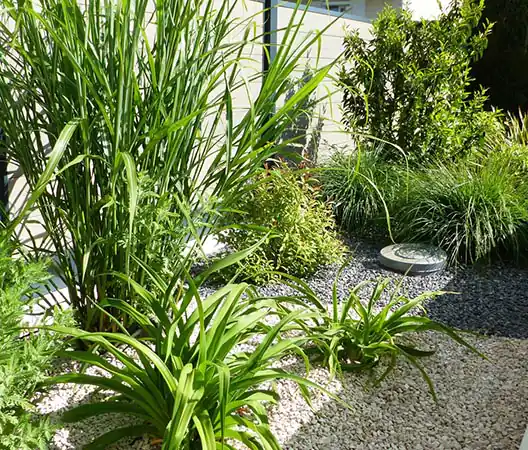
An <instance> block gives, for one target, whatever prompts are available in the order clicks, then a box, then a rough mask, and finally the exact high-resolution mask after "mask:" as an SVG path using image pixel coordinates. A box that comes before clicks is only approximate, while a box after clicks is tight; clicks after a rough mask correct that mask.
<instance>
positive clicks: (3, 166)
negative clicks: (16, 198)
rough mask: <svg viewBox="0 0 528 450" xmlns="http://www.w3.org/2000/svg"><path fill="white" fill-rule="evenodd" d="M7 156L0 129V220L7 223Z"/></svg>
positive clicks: (3, 137) (2, 133)
mask: <svg viewBox="0 0 528 450" xmlns="http://www.w3.org/2000/svg"><path fill="white" fill-rule="evenodd" d="M8 196H9V190H8V180H7V156H6V154H5V136H4V132H3V130H1V129H0V222H4V223H7V219H8V218H7V206H8V203H7V202H8Z"/></svg>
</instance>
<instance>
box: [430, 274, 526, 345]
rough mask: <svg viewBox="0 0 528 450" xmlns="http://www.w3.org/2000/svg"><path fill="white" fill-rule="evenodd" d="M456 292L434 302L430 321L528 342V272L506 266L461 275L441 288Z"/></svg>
mask: <svg viewBox="0 0 528 450" xmlns="http://www.w3.org/2000/svg"><path fill="white" fill-rule="evenodd" d="M443 290H445V291H450V292H457V293H458V294H457V295H454V294H448V295H444V296H442V297H439V298H437V299H435V300H434V301H433V302H431V303H430V304H429V305H428V307H427V310H428V313H429V315H430V317H431V318H432V319H435V320H437V321H440V322H442V323H445V324H446V325H449V326H451V327H455V328H459V329H463V330H472V331H477V332H480V333H483V334H486V335H496V336H504V337H510V338H518V339H527V338H528V270H526V269H518V268H513V267H508V266H492V267H481V268H469V269H465V270H464V271H460V272H459V273H458V274H456V275H455V276H454V278H453V279H452V280H451V281H450V282H449V283H448V284H447V285H446V286H445V287H444V288H443Z"/></svg>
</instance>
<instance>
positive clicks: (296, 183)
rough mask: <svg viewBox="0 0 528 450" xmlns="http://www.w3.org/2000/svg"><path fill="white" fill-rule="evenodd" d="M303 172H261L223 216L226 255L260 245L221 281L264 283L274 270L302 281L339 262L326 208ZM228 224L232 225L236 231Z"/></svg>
mask: <svg viewBox="0 0 528 450" xmlns="http://www.w3.org/2000/svg"><path fill="white" fill-rule="evenodd" d="M319 189H320V188H319V182H318V180H317V179H316V178H315V177H314V176H313V175H312V174H310V173H309V172H307V171H306V170H302V169H297V170H293V169H289V168H288V167H287V166H286V164H284V163H282V164H279V167H277V168H274V169H264V170H263V171H262V172H260V173H258V174H257V175H256V176H255V177H254V178H253V179H252V180H251V181H250V188H249V189H247V191H246V192H245V194H244V195H242V196H240V197H239V198H238V199H237V202H236V203H234V204H232V205H229V207H230V209H229V210H228V212H226V214H225V215H224V219H223V220H224V221H225V222H226V223H227V226H228V229H227V230H226V231H225V232H224V233H222V234H221V235H220V239H221V241H222V242H224V243H226V244H227V246H228V248H229V249H230V250H231V251H233V250H234V251H240V250H242V249H244V248H248V247H250V246H252V245H255V244H256V243H258V242H259V241H261V240H262V239H263V238H264V239H265V240H264V244H263V245H262V246H260V247H259V248H258V249H256V250H255V251H254V252H253V253H252V254H251V255H250V256H248V257H247V258H245V259H244V260H243V261H240V262H239V263H238V264H236V265H234V266H230V268H229V269H230V270H229V272H228V273H226V274H225V275H224V276H227V277H231V276H233V275H235V274H236V275H237V276H238V277H239V278H241V279H247V280H252V281H255V282H263V281H269V280H270V279H271V278H272V277H273V273H274V272H275V271H282V272H286V273H290V274H293V275H298V276H307V275H310V274H312V273H314V272H315V271H316V269H318V268H319V267H321V266H323V265H325V264H331V263H339V262H340V261H341V260H342V258H343V254H344V248H343V245H342V243H341V241H340V240H339V239H338V236H337V234H336V232H335V230H334V228H335V224H334V220H333V216H332V211H331V209H330V208H329V207H328V206H327V205H326V204H325V203H324V202H323V200H322V198H321V196H320V193H319ZM229 224H236V227H234V226H230V225H229Z"/></svg>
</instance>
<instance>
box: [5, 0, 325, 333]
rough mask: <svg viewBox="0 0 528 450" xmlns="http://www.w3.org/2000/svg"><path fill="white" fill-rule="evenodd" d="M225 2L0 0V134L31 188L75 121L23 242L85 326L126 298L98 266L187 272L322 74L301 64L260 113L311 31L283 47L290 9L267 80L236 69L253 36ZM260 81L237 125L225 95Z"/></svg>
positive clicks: (291, 33) (296, 19) (135, 273)
mask: <svg viewBox="0 0 528 450" xmlns="http://www.w3.org/2000/svg"><path fill="white" fill-rule="evenodd" d="M237 3H238V2H235V1H224V2H222V3H221V7H219V8H217V7H216V3H215V2H214V1H213V0H199V1H195V2H182V1H179V0H164V1H159V2H155V3H154V4H153V5H152V6H153V8H154V9H153V10H152V9H151V7H150V6H149V5H150V2H149V1H148V0H139V1H137V2H130V1H128V0H123V1H119V2H113V1H111V0H105V1H100V0H88V1H86V2H84V4H83V5H84V6H83V7H82V8H81V5H80V4H79V3H78V2H77V1H76V0H46V1H43V2H41V3H40V6H38V7H37V5H34V4H33V3H31V2H20V3H19V2H12V1H10V0H9V1H6V2H4V3H3V8H2V13H3V14H4V16H5V19H6V20H5V21H4V20H3V21H2V24H1V25H0V43H1V46H2V48H1V52H2V53H3V55H4V57H3V58H2V60H1V61H0V64H1V73H0V75H1V77H0V102H1V108H0V109H1V111H2V112H1V113H0V127H1V128H2V129H3V130H4V132H5V134H6V136H8V140H7V141H6V150H7V153H8V155H9V157H10V158H11V159H12V161H13V162H14V163H16V164H18V165H19V167H20V169H21V170H22V172H23V173H24V175H25V177H26V179H27V182H28V184H29V187H30V189H32V190H34V189H35V187H36V183H37V180H38V179H39V177H40V176H41V174H42V172H43V170H44V167H45V162H46V161H47V155H48V148H49V146H53V145H54V144H55V142H56V140H57V138H58V136H59V133H60V131H61V130H62V127H63V126H64V125H65V124H66V123H68V122H69V121H71V120H73V119H77V120H78V124H79V125H78V129H77V130H76V131H75V133H74V134H73V136H72V138H71V141H70V144H69V146H68V147H67V149H66V151H65V153H64V155H63V157H62V159H61V161H60V167H59V169H60V172H59V173H58V174H57V176H56V177H55V178H54V181H53V183H51V184H49V185H48V186H47V188H46V190H45V191H44V192H43V193H42V195H41V196H40V197H39V199H38V209H39V211H40V214H41V217H42V219H41V220H40V222H41V225H42V227H43V229H44V231H45V235H46V236H47V238H46V239H45V240H44V242H42V240H41V239H38V236H37V237H36V236H34V235H33V234H32V237H33V238H34V239H33V240H32V241H30V246H31V247H33V248H32V249H31V250H32V253H33V254H35V255H42V254H49V253H50V252H53V253H54V254H55V255H56V258H55V259H53V261H52V264H53V269H54V270H55V272H56V273H57V274H58V275H59V276H60V278H61V280H62V282H63V283H64V284H65V285H66V286H67V290H68V296H67V297H68V301H69V302H70V303H71V305H72V307H73V309H74V311H75V313H76V315H77V321H78V322H79V323H80V324H81V325H82V326H83V327H84V328H85V329H87V330H88V329H91V330H104V329H107V328H108V327H109V326H113V325H110V324H109V323H108V321H107V318H106V316H105V315H104V314H101V310H100V307H99V306H100V305H99V303H100V302H102V301H103V300H105V299H106V298H128V297H131V296H134V295H135V293H134V292H133V291H131V290H130V286H129V285H128V284H127V283H123V282H122V281H120V280H119V279H116V278H114V277H113V276H112V275H110V274H111V273H112V272H114V271H117V272H124V273H127V274H129V275H130V276H131V277H132V278H133V279H134V280H136V281H137V282H140V283H143V282H144V281H145V280H146V279H147V278H146V274H145V273H144V271H143V268H142V265H141V264H140V263H139V261H141V262H142V263H145V264H148V265H156V266H158V267H160V268H161V269H163V267H166V266H167V265H168V266H170V267H171V268H172V269H173V270H176V271H178V270H179V271H180V272H181V274H183V270H184V269H185V268H189V267H190V265H191V264H192V258H193V252H192V251H190V252H182V249H183V248H184V247H189V246H191V247H194V249H196V250H197V251H201V242H202V241H203V240H204V238H205V237H206V235H207V234H208V233H209V231H210V230H211V229H212V227H214V224H215V221H216V219H217V217H218V213H217V209H218V207H219V204H221V203H224V202H227V201H228V200H230V198H233V197H235V196H237V195H240V194H242V193H243V192H244V190H245V186H246V183H245V182H246V180H247V179H248V178H250V177H251V176H252V174H253V173H255V172H256V171H257V170H258V169H260V168H261V167H262V165H263V163H264V161H266V160H267V159H268V158H269V157H270V156H272V155H275V154H277V153H280V151H281V148H286V147H287V146H288V142H281V139H280V138H281V136H282V135H283V133H284V131H285V130H286V129H287V128H288V127H289V126H290V124H291V122H292V121H295V119H296V117H297V116H299V115H302V114H304V110H303V106H302V105H304V103H305V100H306V99H308V98H310V96H311V95H312V93H314V91H315V89H316V87H317V86H318V84H319V83H320V81H321V80H322V79H323V78H324V77H325V76H326V74H327V73H328V70H329V68H330V67H329V66H324V67H322V68H320V69H317V70H314V71H313V75H312V78H311V79H310V80H308V81H307V82H306V83H304V84H303V86H302V87H300V88H299V89H298V90H297V91H296V92H295V94H294V95H292V96H290V97H289V98H288V100H287V101H286V102H285V103H284V104H282V106H280V107H278V108H276V109H275V105H276V104H277V101H278V99H280V98H281V96H283V95H285V94H286V93H287V92H288V90H289V89H290V86H291V82H290V78H291V77H292V74H293V73H294V71H295V68H296V67H297V66H298V62H299V60H300V58H301V57H302V56H303V55H304V54H305V52H306V49H308V48H309V47H310V46H311V45H313V44H315V43H316V42H317V41H318V40H319V39H320V35H321V33H322V32H324V29H323V30H321V32H320V33H314V34H313V35H311V36H309V37H307V38H306V39H305V40H304V41H303V43H302V44H301V45H300V46H297V45H294V42H296V39H297V36H298V34H299V29H300V23H302V16H303V15H304V14H305V12H298V13H297V14H293V16H292V19H291V21H290V23H289V25H288V27H287V29H286V31H285V34H284V36H283V40H282V45H281V46H280V48H279V49H278V51H277V55H276V57H275V58H274V60H273V62H271V64H270V68H269V70H268V71H267V73H266V74H265V75H266V76H265V77H263V76H262V74H261V73H260V72H256V73H251V74H249V76H246V73H247V68H246V66H247V58H246V57H245V56H244V55H245V53H244V52H245V51H246V50H247V49H248V48H251V47H253V46H259V45H260V41H261V36H258V35H257V34H256V33H255V32H254V29H253V26H252V25H253V23H254V18H252V17H249V18H247V19H240V18H239V17H237V16H236V9H235V6H236V5H237ZM12 23H14V24H16V26H14V27H11V26H10V24H12ZM235 37H236V38H235ZM245 65H246V66H245ZM242 73H244V75H243V76H242ZM261 81H262V86H261V89H260V91H259V92H258V95H257V96H256V98H254V99H252V102H251V108H250V109H249V110H248V111H246V112H244V114H243V116H242V117H240V114H238V113H239V111H238V110H236V109H234V106H233V98H234V96H235V95H245V94H246V83H247V82H261ZM235 115H236V116H237V120H236V121H235V120H234V117H235ZM21 129H22V130H26V131H27V132H24V133H20V132H19V131H20V130H21ZM169 216H170V220H169V222H170V224H167V220H166V219H167V218H168V217H169ZM153 221H154V222H157V223H158V224H159V226H158V228H157V229H156V231H155V232H152V233H151V228H150V225H149V224H150V223H151V222H153ZM32 229H34V228H32ZM30 233H31V231H30ZM182 255H183V256H182ZM160 258H162V259H163V261H160Z"/></svg>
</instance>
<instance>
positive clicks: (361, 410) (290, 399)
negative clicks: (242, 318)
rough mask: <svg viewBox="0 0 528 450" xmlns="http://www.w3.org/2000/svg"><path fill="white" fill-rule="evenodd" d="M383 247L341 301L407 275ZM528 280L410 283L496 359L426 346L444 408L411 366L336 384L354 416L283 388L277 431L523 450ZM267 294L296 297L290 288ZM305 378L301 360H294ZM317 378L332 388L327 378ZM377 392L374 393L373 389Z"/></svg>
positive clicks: (360, 260)
mask: <svg viewBox="0 0 528 450" xmlns="http://www.w3.org/2000/svg"><path fill="white" fill-rule="evenodd" d="M377 250H378V249H377V248H376V247H375V246H374V245H367V244H362V245H359V246H356V247H353V251H354V259H353V260H352V261H351V263H350V265H349V266H348V267H347V268H346V269H345V270H344V272H343V274H342V276H341V281H340V284H339V295H340V296H341V297H343V296H345V295H346V292H347V291H348V290H349V289H350V288H351V287H352V286H354V285H355V284H357V283H358V282H360V281H362V280H366V279H376V278H378V277H380V276H382V277H385V276H390V277H391V278H394V280H395V282H397V280H400V279H401V276H399V275H395V274H394V273H392V272H389V271H385V270H383V269H381V268H380V267H379V266H378V264H377V262H376V256H377ZM336 272H337V268H336V267H328V268H325V269H324V270H321V271H320V272H318V273H317V274H316V275H315V276H314V277H312V278H311V279H310V280H309V284H310V285H311V287H312V289H314V290H315V291H316V292H318V293H319V294H320V296H321V297H322V298H327V299H329V295H328V294H329V292H330V290H331V284H332V282H333V280H334V278H335V275H336ZM527 275H528V271H526V270H520V269H513V268H508V267H506V266H494V267H492V268H483V269H478V268H470V269H464V270H461V269H459V270H458V271H446V272H443V273H441V274H434V275H428V276H425V277H407V278H405V279H404V280H403V282H402V290H403V291H404V292H406V293H407V294H408V295H409V296H415V295H418V294H420V293H422V292H424V291H430V290H447V291H452V292H460V293H461V294H460V295H454V294H451V295H445V296H443V297H441V298H438V299H436V300H435V301H434V302H431V303H430V304H429V305H428V307H427V309H428V311H429V314H430V316H432V317H433V318H434V319H436V320H439V321H442V322H444V323H447V324H449V325H451V326H454V327H458V328H463V329H470V330H474V331H480V332H482V333H485V334H486V335H487V336H486V337H470V338H469V339H470V340H471V342H472V343H473V344H474V345H475V346H477V347H478V348H479V350H481V351H482V352H483V353H484V354H486V355H487V356H488V358H489V361H486V360H483V359H481V358H479V357H477V356H475V355H473V354H471V353H469V352H468V351H467V350H466V349H465V348H463V347H460V346H458V345H456V344H454V343H453V342H452V341H450V340H449V339H446V338H445V337H443V336H438V335H433V334H428V335H425V336H422V337H420V340H421V341H422V344H423V346H425V347H426V348H435V349H437V350H438V351H437V353H436V354H435V355H434V356H432V357H430V358H427V359H426V360H424V361H423V362H424V365H425V367H426V370H427V372H428V373H429V374H430V376H431V378H432V379H433V381H434V383H435V387H436V391H437V394H438V403H435V402H434V401H433V400H432V398H431V396H430V395H429V393H428V391H427V385H426V384H425V382H424V380H423V379H422V378H421V376H420V374H419V372H418V371H417V370H416V369H414V368H413V367H412V366H410V365H408V364H407V363H405V362H401V363H400V364H399V365H398V367H397V369H396V370H395V371H394V372H393V373H392V374H391V375H390V376H389V377H388V378H387V379H385V380H384V382H383V383H382V384H381V385H380V386H377V387H372V383H371V381H372V380H371V377H370V376H369V375H368V374H359V375H358V374H351V375H346V376H345V377H343V378H342V379H335V380H333V381H332V382H331V383H330V385H329V386H328V388H329V389H330V390H331V391H332V392H334V393H338V394H339V396H340V397H341V398H343V400H345V401H346V402H347V403H348V404H349V405H350V406H352V409H347V408H345V407H343V406H341V405H339V404H338V403H336V402H335V401H333V400H331V399H329V398H326V397H325V396H324V395H322V394H319V393H315V397H316V398H315V402H314V411H312V410H310V408H308V406H307V405H306V404H305V403H304V401H303V400H302V398H301V396H300V395H299V393H298V391H297V389H296V388H295V386H293V385H291V383H290V382H281V383H279V384H278V390H279V392H280V394H281V397H282V399H281V402H280V404H279V405H278V407H276V408H274V409H273V410H272V413H271V414H272V416H271V423H272V427H273V430H274V432H275V433H276V435H277V436H278V437H279V440H280V442H281V443H282V444H283V446H284V448H285V449H286V450H290V449H291V450H334V449H335V450H337V449H343V450H346V449H376V450H385V449H394V450H407V449H409V450H420V449H431V450H434V449H475V450H476V449H494V450H495V449H496V450H510V449H511V450H517V449H518V447H519V445H520V442H521V440H522V435H523V433H524V430H525V428H526V424H527V423H528V277H527ZM261 290H262V292H263V293H267V294H270V295H277V294H283V293H288V291H289V288H287V287H285V286H281V285H274V286H268V287H265V288H262V289H261ZM285 364H288V365H290V367H291V369H292V370H299V367H297V361H295V360H292V361H286V362H285ZM310 377H311V378H312V379H313V380H315V381H317V382H319V383H320V384H322V385H327V384H328V379H329V378H328V373H327V371H326V370H325V369H321V368H319V369H315V370H313V371H312V372H311V375H310ZM369 386H370V387H369ZM90 392H91V391H90V390H89V389H87V388H85V387H81V388H72V387H70V386H61V387H60V389H55V390H54V391H53V392H52V393H51V395H50V397H49V398H48V399H47V400H46V402H45V403H43V405H42V407H41V411H42V412H43V413H49V412H55V414H59V413H60V412H61V411H63V410H64V409H65V408H66V407H67V406H68V405H70V406H71V405H73V404H78V403H79V402H86V401H90V399H91V398H92V397H91V394H90ZM128 423H130V422H128V421H127V418H124V417H119V416H118V417H99V418H97V419H92V420H89V421H88V420H87V421H84V422H81V423H79V424H76V425H74V426H68V427H65V428H63V429H61V430H59V431H58V432H57V433H56V436H55V438H54V447H52V449H53V450H65V449H77V448H81V446H82V445H83V444H86V443H87V442H90V440H91V439H93V438H94V437H95V436H96V435H98V434H100V433H102V432H104V431H106V430H109V429H111V428H112V427H115V426H116V425H118V426H120V425H126V424H128ZM112 448H113V449H115V450H132V449H134V450H139V449H147V448H148V449H151V448H153V447H152V446H150V444H149V442H148V441H147V440H146V439H140V440H136V441H133V442H132V441H126V442H125V441H124V442H121V443H120V444H119V445H117V446H115V447H112Z"/></svg>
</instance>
